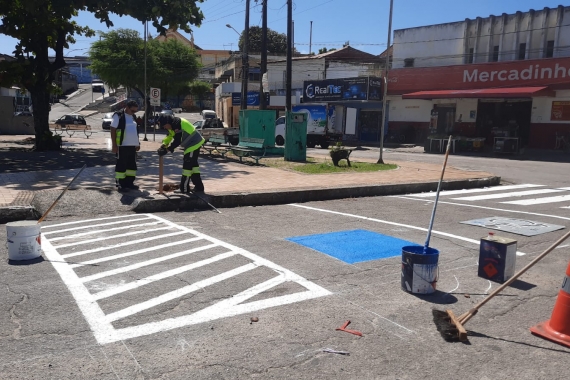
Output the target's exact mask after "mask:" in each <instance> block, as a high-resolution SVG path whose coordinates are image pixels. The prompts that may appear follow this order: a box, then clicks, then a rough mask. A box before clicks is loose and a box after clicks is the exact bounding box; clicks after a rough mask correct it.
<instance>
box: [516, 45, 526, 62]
mask: <svg viewBox="0 0 570 380" xmlns="http://www.w3.org/2000/svg"><path fill="white" fill-rule="evenodd" d="M525 55H526V43H522V44H519V56H518V59H521V60H522V59H525Z"/></svg>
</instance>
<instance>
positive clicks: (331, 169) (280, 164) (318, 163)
mask: <svg viewBox="0 0 570 380" xmlns="http://www.w3.org/2000/svg"><path fill="white" fill-rule="evenodd" d="M260 162H262V163H263V165H265V166H269V167H273V168H278V169H286V170H294V171H298V172H301V173H305V174H327V173H354V172H377V171H381V170H393V169H396V168H397V167H398V166H397V165H394V164H376V163H371V162H354V161H351V165H352V166H351V167H348V166H347V164H346V161H341V162H340V164H339V165H340V166H334V165H333V163H332V162H331V161H330V160H327V159H317V158H313V157H307V162H291V161H285V160H284V159H283V158H268V159H264V160H262V161H260Z"/></svg>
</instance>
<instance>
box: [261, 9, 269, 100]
mask: <svg viewBox="0 0 570 380" xmlns="http://www.w3.org/2000/svg"><path fill="white" fill-rule="evenodd" d="M261 1H262V7H261V13H262V16H261V18H262V22H261V74H260V75H259V109H260V110H264V109H266V108H267V101H266V99H265V92H263V75H265V74H266V71H267V0H261Z"/></svg>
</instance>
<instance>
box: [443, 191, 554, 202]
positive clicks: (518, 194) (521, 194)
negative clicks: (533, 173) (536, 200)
mask: <svg viewBox="0 0 570 380" xmlns="http://www.w3.org/2000/svg"><path fill="white" fill-rule="evenodd" d="M561 191H564V190H557V189H538V190H527V191H513V192H510V193H500V194H485V195H474V196H471V197H461V198H452V199H454V200H456V201H483V200H487V199H500V198H509V197H524V196H527V195H537V194H549V193H559V192H561Z"/></svg>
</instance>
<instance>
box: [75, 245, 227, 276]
mask: <svg viewBox="0 0 570 380" xmlns="http://www.w3.org/2000/svg"><path fill="white" fill-rule="evenodd" d="M215 247H217V245H216V244H209V245H204V246H202V247H198V248H193V249H189V250H186V251H182V252H177V253H173V254H171V255H167V256H161V257H157V258H155V259H151V260H147V261H143V262H140V263H136V264H132V265H127V266H126V267H121V268H117V269H112V270H108V271H106V272H99V273H95V274H92V275H90V276H85V277H79V280H80V281H81V282H83V283H85V282H89V281H93V280H99V279H101V278H103V277H109V276H114V275H116V274H120V273H126V272H130V271H132V270H135V269H140V268H144V267H147V266H149V265H154V264H158V263H161V262H163V261H167V260H171V259H175V258H177V257H182V256H186V255H190V254H192V253H196V252H200V251H205V250H207V249H210V248H215Z"/></svg>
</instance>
